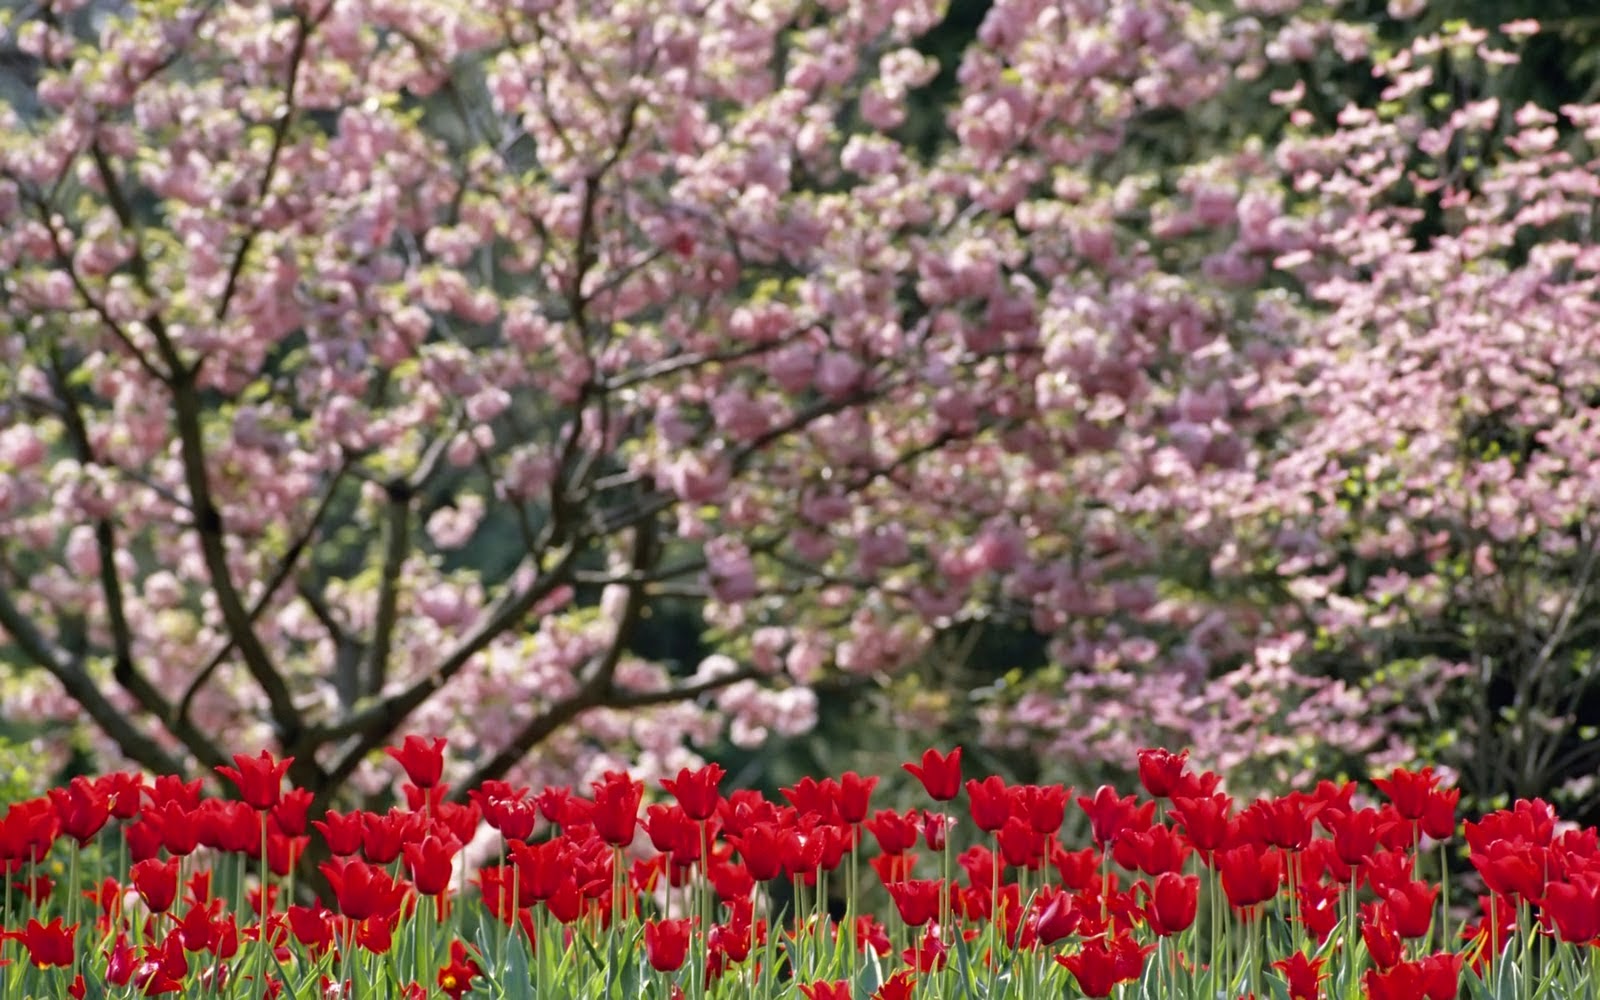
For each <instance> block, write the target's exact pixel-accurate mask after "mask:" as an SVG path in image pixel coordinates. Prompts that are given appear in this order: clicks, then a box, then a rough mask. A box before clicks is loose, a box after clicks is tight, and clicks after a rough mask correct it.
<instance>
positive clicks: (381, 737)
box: [306, 542, 578, 786]
mask: <svg viewBox="0 0 1600 1000" xmlns="http://www.w3.org/2000/svg"><path fill="white" fill-rule="evenodd" d="M577 557H578V547H577V546H576V545H575V544H572V543H570V542H569V543H568V544H567V545H566V547H565V549H564V550H563V551H562V553H561V555H560V556H559V558H558V559H557V560H556V564H555V565H554V566H552V567H551V568H550V569H549V571H548V572H543V573H540V574H539V576H538V578H537V579H535V580H534V582H533V583H532V584H530V585H529V586H528V587H527V588H526V589H524V590H523V591H522V592H521V593H519V594H507V595H506V597H505V598H504V599H503V600H502V601H500V602H499V603H498V605H497V606H496V608H495V609H494V610H493V611H491V612H490V614H489V615H488V616H487V618H486V620H485V621H484V623H483V624H482V625H480V626H479V627H478V628H477V629H475V630H474V631H473V632H472V634H471V635H469V636H467V637H466V638H465V639H463V640H462V641H461V643H460V644H459V645H457V646H456V648H455V649H453V650H452V651H451V652H450V653H449V654H448V655H447V656H446V657H445V658H444V659H443V660H442V661H440V663H439V665H438V666H437V667H435V668H434V669H433V670H431V671H429V672H428V673H427V674H426V675H424V676H422V677H420V678H418V679H417V680H415V681H413V682H412V683H411V684H410V685H409V686H407V687H406V688H405V689H404V690H402V691H399V692H397V693H395V694H393V695H390V696H389V697H387V698H384V699H383V700H382V701H379V702H377V703H376V704H374V705H371V706H369V707H368V708H366V709H363V710H362V711H360V712H357V713H355V714H354V715H352V716H350V717H349V718H347V719H344V720H342V721H341V722H339V723H338V724H337V725H334V726H329V727H325V728H314V729H312V730H311V731H310V732H308V734H307V739H306V742H307V743H309V744H311V745H320V744H323V743H329V742H332V741H334V740H339V739H343V738H345V737H348V736H357V737H358V739H357V741H356V742H355V744H354V745H353V746H351V747H349V748H348V749H346V750H345V752H344V753H343V754H341V755H340V757H339V759H338V761H337V762H335V764H334V765H333V767H332V769H331V770H330V771H329V772H328V776H327V780H328V782H329V784H330V785H333V786H337V785H339V784H341V783H343V781H344V780H345V779H346V778H348V777H349V776H350V774H351V773H352V772H353V771H355V769H356V767H357V766H358V765H359V764H360V763H361V760H362V758H364V757H366V755H367V754H369V753H372V752H373V751H374V750H376V749H378V748H379V747H381V746H383V745H384V743H385V742H386V741H387V740H388V739H389V738H390V737H391V736H392V735H393V734H394V732H395V730H396V729H398V728H399V727H400V725H401V724H402V723H404V722H405V720H406V718H407V717H408V716H410V714H411V713H412V712H414V711H416V709H417V707H418V706H420V705H421V704H422V703H423V702H425V701H427V700H428V698H430V697H431V696H432V695H433V693H434V692H435V691H437V690H438V689H439V688H441V687H443V686H444V685H445V684H447V683H449V681H450V679H451V678H452V677H454V676H455V675H456V674H458V673H460V672H461V670H462V668H463V667H465V666H466V665H467V664H468V663H469V662H471V660H472V658H473V657H474V656H476V655H478V654H479V653H481V652H482V651H483V650H485V649H487V648H488V646H489V644H490V643H492V642H493V641H494V640H495V639H497V638H499V637H500V636H501V635H502V634H504V633H505V632H507V631H509V630H511V629H513V628H515V627H517V626H518V625H519V624H521V622H522V621H523V619H525V618H526V617H527V616H528V613H529V612H530V611H532V610H533V608H534V606H535V605H536V604H538V603H539V602H540V601H541V600H543V599H544V598H546V597H548V596H550V594H551V592H553V591H554V590H555V589H556V588H557V587H558V586H560V585H562V584H563V583H565V582H567V581H568V580H569V579H570V575H571V571H572V566H573V564H574V563H575V562H576V561H577Z"/></svg>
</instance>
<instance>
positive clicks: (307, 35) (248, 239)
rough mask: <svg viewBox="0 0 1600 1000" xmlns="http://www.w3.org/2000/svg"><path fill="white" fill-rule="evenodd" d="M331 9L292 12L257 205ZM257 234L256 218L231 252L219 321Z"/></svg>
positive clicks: (269, 179)
mask: <svg viewBox="0 0 1600 1000" xmlns="http://www.w3.org/2000/svg"><path fill="white" fill-rule="evenodd" d="M332 10H333V4H332V3H328V4H325V5H324V6H323V9H322V13H321V14H319V15H317V20H316V21H310V20H307V19H306V15H305V14H304V13H297V14H296V15H295V24H296V27H297V30H296V32H295V36H294V48H293V50H291V51H290V53H289V79H288V80H287V81H285V83H284V85H283V111H282V112H280V113H279V115H278V118H277V121H275V122H273V123H272V148H271V149H270V150H269V151H268V152H267V164H266V167H265V168H263V169H262V171H261V183H260V184H258V185H257V186H256V202H257V207H258V208H259V207H260V205H261V203H264V202H265V201H266V198H267V194H268V192H269V191H270V190H271V188H272V180H273V177H274V176H276V175H277V171H278V160H279V159H280V158H281V157H282V155H283V147H284V144H285V143H286V142H287V141H288V138H289V125H290V123H291V122H292V121H293V120H294V114H295V110H296V106H295V102H294V91H295V84H296V82H297V81H298V80H299V78H300V66H301V63H302V62H303V61H304V60H305V54H306V43H307V42H308V41H310V39H311V32H312V31H313V30H315V29H316V26H317V24H318V23H320V22H321V20H322V19H323V18H325V17H327V16H328V13H329V12H330V11H332ZM260 235H261V224H260V222H259V221H257V222H255V223H252V224H251V226H250V228H249V229H248V230H246V232H245V234H244V238H243V239H242V240H240V241H239V249H238V250H237V251H235V252H234V255H233V262H232V263H231V264H229V265H228V280H227V283H226V284H225V285H224V286H223V288H222V297H221V298H220V299H219V300H218V301H217V310H216V317H217V322H218V323H219V324H220V323H222V322H223V321H224V320H226V319H227V318H228V307H229V306H231V305H233V298H234V295H235V294H236V293H237V292H238V290H239V278H240V276H241V275H242V274H243V273H244V265H245V259H246V258H247V257H248V256H249V255H250V248H251V247H253V246H254V245H255V242H256V238H257V237H258V236H260ZM202 360H204V359H202Z"/></svg>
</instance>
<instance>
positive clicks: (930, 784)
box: [900, 747, 961, 850]
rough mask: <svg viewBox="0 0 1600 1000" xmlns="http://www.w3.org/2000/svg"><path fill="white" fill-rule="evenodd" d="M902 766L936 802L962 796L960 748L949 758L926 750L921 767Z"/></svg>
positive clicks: (915, 765)
mask: <svg viewBox="0 0 1600 1000" xmlns="http://www.w3.org/2000/svg"><path fill="white" fill-rule="evenodd" d="M900 766H901V767H903V768H904V769H905V770H906V771H907V772H908V773H910V774H911V775H912V776H913V777H915V778H916V779H917V780H918V781H920V782H922V787H923V788H924V789H925V790H926V791H927V793H928V795H930V796H931V797H932V798H933V799H934V801H936V802H952V801H954V800H955V799H956V797H957V796H959V795H960V794H961V748H960V747H956V748H955V749H954V750H952V751H950V753H949V755H948V756H946V755H942V754H940V753H939V751H937V750H933V749H929V750H925V751H923V754H922V763H921V765H920V766H919V765H917V764H902V765H900ZM933 849H934V850H937V848H933Z"/></svg>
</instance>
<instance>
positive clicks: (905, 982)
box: [872, 969, 917, 1000]
mask: <svg viewBox="0 0 1600 1000" xmlns="http://www.w3.org/2000/svg"><path fill="white" fill-rule="evenodd" d="M916 984H917V978H916V973H914V972H912V971H911V970H910V969H901V970H900V971H899V972H896V973H895V974H894V975H892V976H890V977H889V978H888V979H885V980H884V981H883V985H881V986H879V987H878V988H877V990H876V991H875V992H874V993H873V994H872V1000H911V998H912V996H913V995H915V993H916V988H917V986H916Z"/></svg>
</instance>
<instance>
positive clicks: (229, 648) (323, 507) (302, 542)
mask: <svg viewBox="0 0 1600 1000" xmlns="http://www.w3.org/2000/svg"><path fill="white" fill-rule="evenodd" d="M349 469H350V463H349V462H345V463H344V464H343V465H341V466H340V467H339V469H338V471H337V472H335V473H334V475H333V478H332V480H331V481H330V482H329V483H328V488H327V489H326V490H324V491H323V494H322V498H321V499H320V500H318V501H317V506H316V508H315V509H314V510H312V512H311V517H310V519H309V520H308V521H307V522H306V526H305V527H304V528H303V529H302V530H301V531H300V534H299V535H298V536H297V537H296V538H295V540H294V542H293V543H292V544H291V545H290V546H289V548H288V550H286V551H285V552H284V554H283V557H282V558H281V559H279V560H278V565H277V567H276V568H275V569H274V570H273V573H272V576H271V578H270V579H268V580H267V585H266V587H265V588H263V589H262V591H261V594H260V596H259V597H257V598H256V601H255V604H254V605H252V606H251V608H250V611H249V619H250V622H251V624H252V625H253V624H254V623H255V622H256V621H258V620H259V619H260V618H261V615H262V614H263V613H265V611H266V609H267V606H268V605H269V604H271V603H272V600H273V598H274V597H275V596H277V593H278V590H279V588H281V587H282V586H283V584H284V582H285V581H287V580H288V579H289V577H290V576H292V575H293V573H294V570H295V566H296V565H298V564H299V562H300V557H301V556H302V555H303V554H304V553H305V551H306V549H308V548H309V547H310V545H311V539H312V538H313V537H315V535H316V533H317V529H318V528H320V527H321V526H322V521H323V518H324V517H326V516H327V513H328V508H329V507H330V506H331V505H332V503H333V497H334V494H335V493H336V492H337V491H338V488H339V483H340V482H342V481H343V479H344V476H345V474H346V473H347V472H348V471H349ZM236 648H237V644H236V642H235V641H234V638H233V636H232V635H229V637H228V639H227V641H225V642H224V643H223V644H222V646H221V648H219V649H218V650H217V651H216V652H215V653H213V654H212V656H211V659H209V660H207V661H206V665H205V666H204V667H201V668H200V671H199V673H197V674H195V676H194V679H193V680H191V681H190V682H189V686H188V687H187V688H185V689H184V692H183V697H182V698H181V699H180V700H179V702H178V710H177V714H176V716H175V717H174V721H175V722H176V723H177V724H179V725H187V723H188V718H189V710H190V708H191V707H192V705H193V702H194V697H195V695H196V694H197V693H198V692H199V690H200V688H201V687H203V686H204V685H205V683H206V681H208V680H209V679H210V678H211V675H212V674H214V673H216V671H217V668H218V667H220V666H222V664H223V663H224V662H225V661H226V660H227V658H228V657H229V656H230V655H231V654H232V653H233V651H234V649H236ZM224 763H225V762H224Z"/></svg>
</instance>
